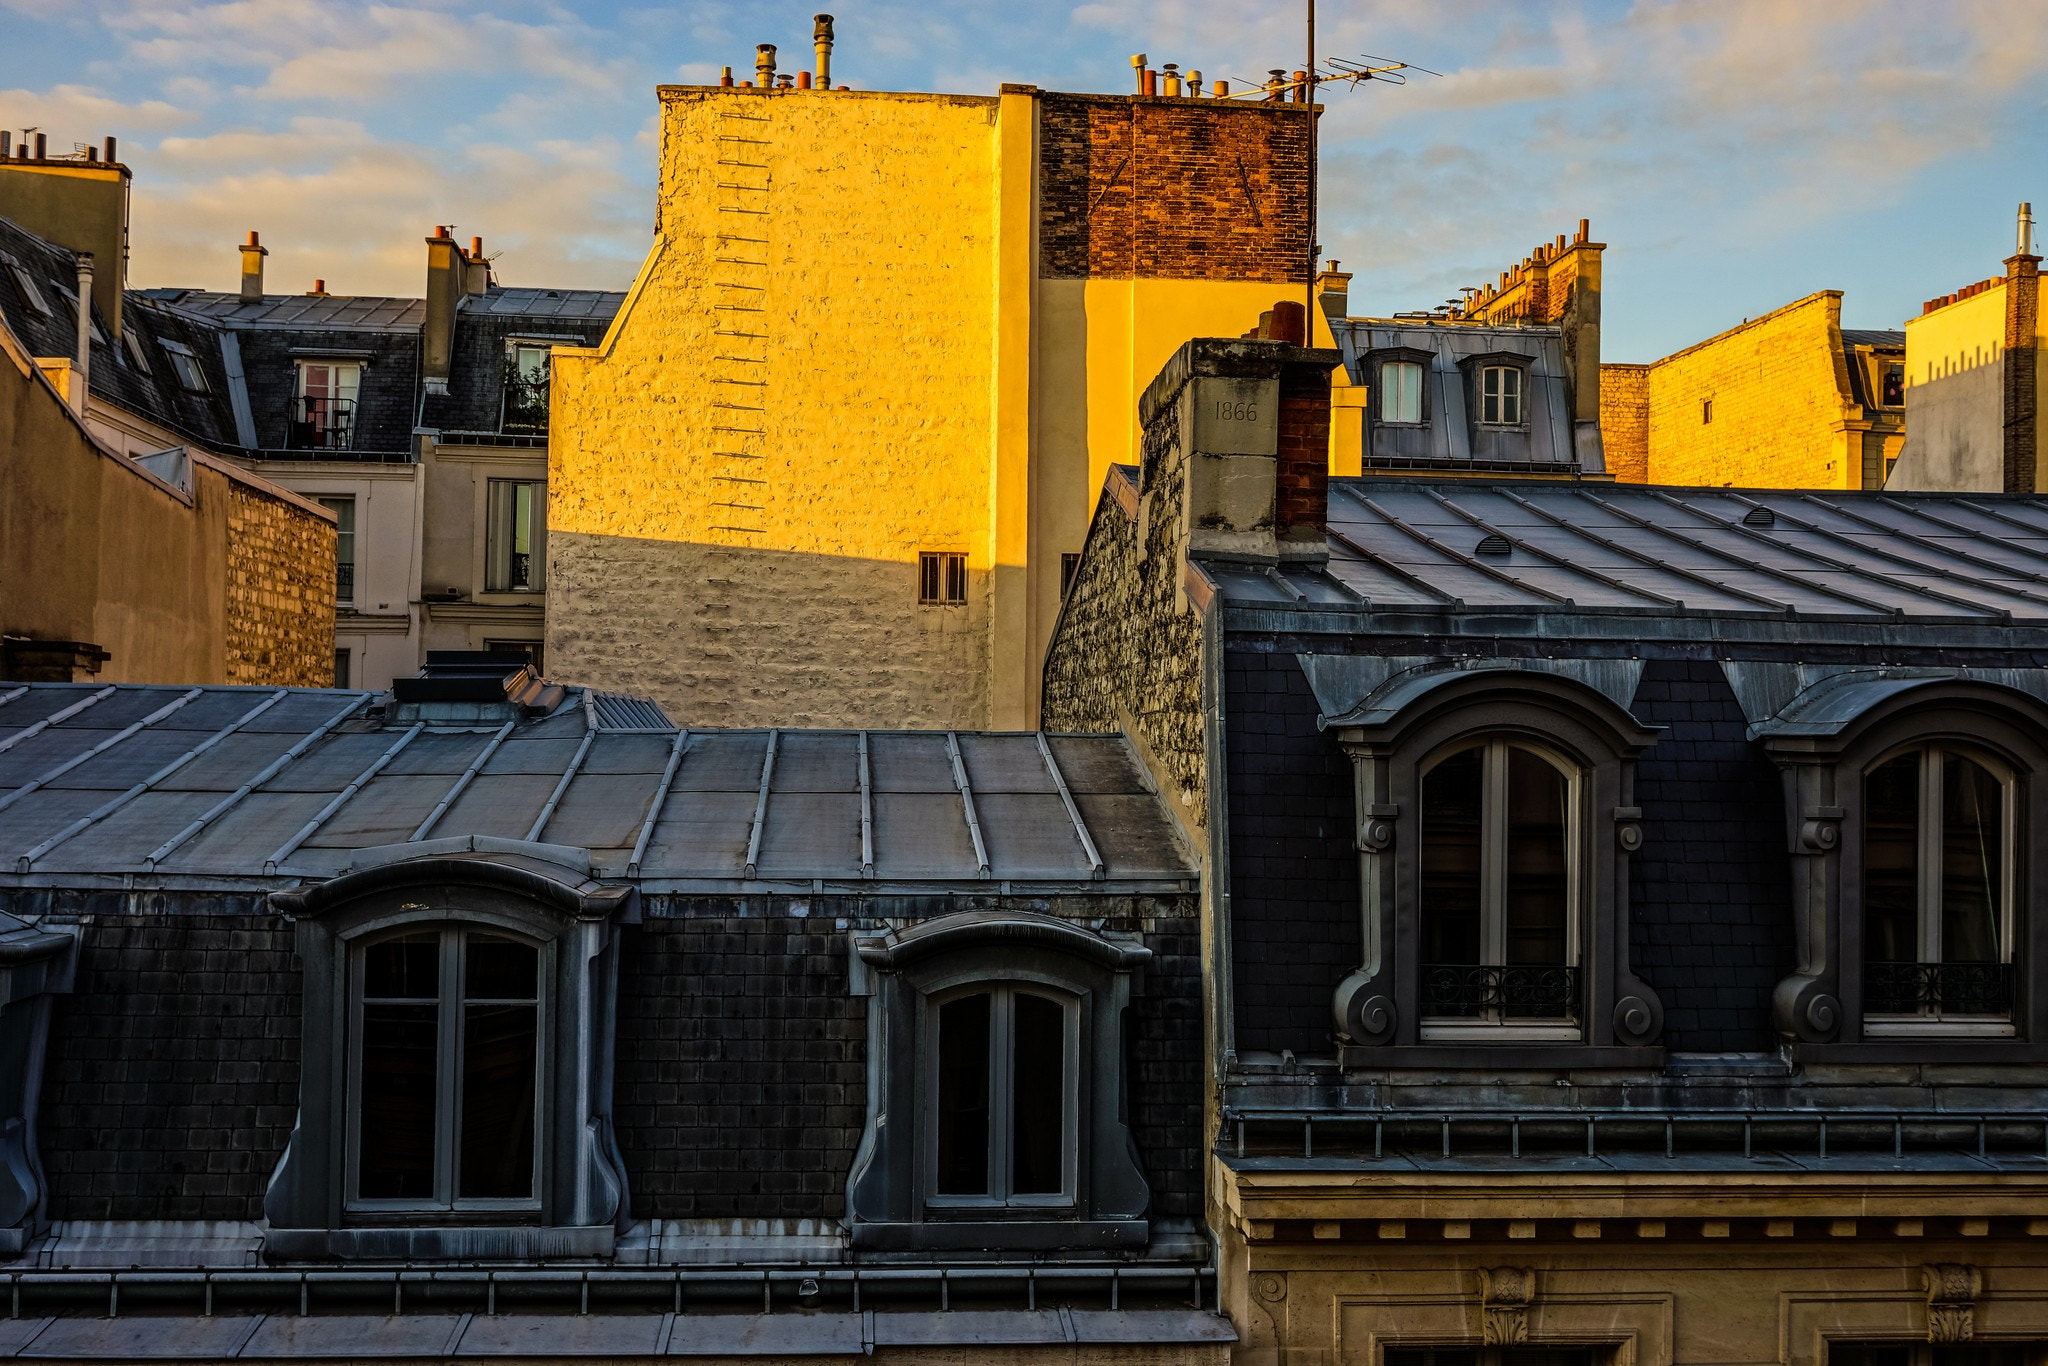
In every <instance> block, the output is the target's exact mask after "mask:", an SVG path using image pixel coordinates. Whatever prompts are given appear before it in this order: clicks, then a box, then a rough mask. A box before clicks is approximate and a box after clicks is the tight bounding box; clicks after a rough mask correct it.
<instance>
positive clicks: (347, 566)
mask: <svg viewBox="0 0 2048 1366" xmlns="http://www.w3.org/2000/svg"><path fill="white" fill-rule="evenodd" d="M334 600H335V601H336V602H354V601H355V600H356V566H355V561H353V560H341V561H338V562H336V564H335V566H334Z"/></svg>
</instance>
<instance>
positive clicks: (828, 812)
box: [0, 683, 1194, 891]
mask: <svg viewBox="0 0 2048 1366" xmlns="http://www.w3.org/2000/svg"><path fill="white" fill-rule="evenodd" d="M382 696H383V695H382V694H376V693H363V692H346V691H340V690H332V689H291V688H245V687H205V688H176V687H157V686H130V685H120V686H114V685H94V684H90V683H84V684H69V683H66V684H58V683H48V684H42V683H38V684H26V685H7V684H0V886H23V885H29V886H52V885H55V886H128V885H166V886H226V885H241V884H245V883H247V882H248V881H249V880H251V879H254V880H258V881H267V880H291V879H295V878H298V877H324V876H328V875H332V874H334V873H338V872H340V871H342V870H343V869H345V868H347V867H348V866H350V864H351V862H352V861H353V859H354V857H355V853H356V851H358V850H362V849H368V848H373V847H380V846H388V845H393V844H400V843H408V842H422V841H426V840H443V839H450V838H459V837H463V836H489V837H493V838H497V839H510V840H524V841H530V842H539V843H546V844H551V845H568V846H573V847H576V848H581V849H585V850H588V851H589V853H590V855H591V861H592V865H593V870H594V871H595V873H596V874H597V875H598V876H601V877H602V876H610V877H635V878H637V879H638V880H639V881H640V883H641V885H642V886H643V887H644V888H647V889H649V890H654V891H660V890H664V889H670V888H673V889H679V890H680V889H689V890H717V889H721V888H735V889H737V888H745V889H748V890H752V891H767V890H775V889H778V888H789V889H796V890H805V891H808V890H815V889H820V888H822V886H823V885H824V884H826V883H832V884H848V885H850V886H851V887H852V888H853V889H876V890H880V889H883V888H888V887H897V888H937V889H940V890H952V889H957V888H960V887H962V886H963V885H965V886H977V885H979V886H986V887H988V888H990V889H991V890H993V889H995V888H997V887H999V886H1001V885H1002V884H1007V883H1017V884H1028V885H1031V886H1038V887H1051V886H1075V885H1078V886H1083V887H1099V886H1103V885H1104V884H1112V885H1115V886H1117V887H1119V888H1120V889H1123V890H1133V889H1135V888H1137V887H1140V886H1147V887H1150V886H1159V887H1161V888H1162V889H1163V888H1164V887H1166V886H1169V885H1170V886H1172V887H1175V888H1178V887H1180V886H1182V885H1184V884H1185V883H1186V882H1187V881H1188V880H1189V879H1191V878H1192V877H1193V876H1194V869H1193V865H1192V864H1191V863H1190V862H1189V860H1188V859H1187V857H1186V855H1185V854H1184V853H1183V852H1182V851H1181V849H1180V847H1179V845H1178V843H1177V842H1176V839H1175V836H1174V834H1173V828H1172V825H1171V823H1170V818H1169V817H1168V815H1167V813H1166V810H1165V808H1164V807H1163V806H1162V804H1161V803H1160V801H1159V799H1158V798H1157V796H1156V795H1154V794H1153V793H1152V792H1151V790H1150V789H1149V788H1148V787H1147V785H1146V783H1145V781H1144V779H1143V777H1142V776H1141V773H1140V769H1139V766H1138V764H1137V763H1136V761H1135V759H1134V757H1133V756H1132V754H1131V751H1130V749H1129V748H1128V746H1127V744H1126V742H1125V741H1124V740H1123V739H1122V738H1121V737H1116V736H1095V735H1089V736H1073V735H1051V736H1041V735H1037V734H1029V733H1025V734H970V733H965V732H961V733H954V732H945V731H919V732H900V731H891V732H884V731H859V732H857V731H801V730H775V731H762V730H755V731H676V730H673V729H670V728H667V727H665V726H660V725H659V724H658V720H659V718H660V712H659V710H658V709H656V708H652V707H632V706H630V705H629V704H630V699H616V698H615V699H608V700H607V701H606V702H605V703H604V704H603V708H602V709H601V707H600V705H599V703H598V700H597V699H596V698H592V699H591V702H590V704H589V705H586V704H585V694H584V692H583V690H580V689H579V690H575V691H572V692H571V693H570V694H569V695H568V697H567V698H566V699H565V700H564V701H563V702H562V703H561V705H559V706H557V707H556V708H555V709H554V710H553V711H552V712H550V713H549V714H548V715H546V716H542V717H539V718H536V719H532V720H522V721H515V722H506V723H504V724H502V725H500V724H496V723H491V724H482V725H479V724H475V723H450V724H441V723H434V722H422V723H419V724H413V725H404V726H386V725H384V724H382V721H381V716H380V715H378V714H375V713H373V711H372V708H373V707H374V706H375V705H377V704H379V703H380V702H381V700H382ZM605 710H614V714H613V715H612V716H609V717H607V716H606V715H605V714H603V713H604V711H605ZM621 719H625V720H631V721H636V722H641V723H644V726H643V727H642V728H637V729H617V728H614V727H615V725H616V723H617V722H618V721H619V720H621Z"/></svg>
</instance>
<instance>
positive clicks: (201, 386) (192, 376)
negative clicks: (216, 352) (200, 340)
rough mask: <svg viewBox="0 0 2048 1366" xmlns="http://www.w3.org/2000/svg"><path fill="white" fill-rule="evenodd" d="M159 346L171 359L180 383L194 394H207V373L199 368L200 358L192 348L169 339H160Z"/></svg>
mask: <svg viewBox="0 0 2048 1366" xmlns="http://www.w3.org/2000/svg"><path fill="white" fill-rule="evenodd" d="M157 344H158V345H159V346H161V347H163V349H164V354H166V355H168V356H169V357H170V358H171V370H172V371H173V373H175V374H176V375H177V376H178V383H179V384H181V385H183V386H184V387H185V388H186V389H188V390H190V391H191V392H192V393H195V394H203V393H205V392H206V372H205V371H203V370H201V369H200V368H199V357H198V355H197V354H196V353H195V352H194V351H193V350H192V348H191V347H189V346H187V345H185V343H183V342H180V341H171V340H170V339H168V338H164V339H160V340H159V341H158V343H157Z"/></svg>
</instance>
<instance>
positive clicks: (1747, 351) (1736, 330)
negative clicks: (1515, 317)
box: [1597, 289, 1906, 489]
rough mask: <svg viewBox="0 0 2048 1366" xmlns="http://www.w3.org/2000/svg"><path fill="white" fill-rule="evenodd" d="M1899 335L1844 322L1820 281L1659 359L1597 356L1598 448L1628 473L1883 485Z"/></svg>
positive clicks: (1897, 388) (1900, 375) (1639, 479)
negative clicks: (1623, 360) (1603, 360)
mask: <svg viewBox="0 0 2048 1366" xmlns="http://www.w3.org/2000/svg"><path fill="white" fill-rule="evenodd" d="M1905 344H1906V339H1905V334H1903V333H1900V332H1886V331H1865V330H1858V329H1854V328H1844V327H1843V326H1842V294H1841V291H1840V290H1833V289H1829V290H1822V291H1820V292H1819V293H1816V294H1809V295H1808V296H1806V297H1805V298H1804V299H1799V300H1797V301H1795V302H1793V303H1789V304H1786V305H1785V306H1784V307H1783V308H1778V309H1773V310H1772V311H1771V312H1769V313H1766V314H1764V315H1763V316H1762V317H1760V318H1749V319H1745V320H1744V321H1743V322H1742V323H1741V324H1740V325H1739V326H1737V327H1732V328H1730V329H1729V330H1728V331H1726V332H1723V333H1721V334H1720V335H1718V336H1714V337H1709V338H1708V339H1707V340H1706V341H1703V342H1700V343H1698V344H1697V345H1694V346H1689V347H1687V348H1686V349H1685V350H1683V351H1679V352H1676V353H1674V354H1673V355H1669V356H1666V357H1665V358H1664V359H1662V360H1660V361H1655V362H1652V363H1650V364H1648V365H1620V364H1614V365H1603V366H1602V367H1601V384H1602V386H1603V388H1602V394H1601V399H1600V403H1599V406H1598V409H1597V411H1598V415H1599V420H1600V425H1601V430H1602V434H1603V436H1604V438H1605V445H1606V449H1607V452H1608V459H1609V461H1610V462H1611V465H1612V467H1613V469H1614V471H1615V473H1616V477H1618V478H1621V479H1625V480H1627V481H1628V482H1631V483H1650V484H1684V485H1699V486H1723V487H1727V486H1732V487H1736V488H1777V489H1794V488H1811V489H1859V488H1860V489H1875V488H1883V487H1885V479H1886V476H1887V474H1888V473H1889V472H1890V470H1891V468H1892V466H1893V464H1894V463H1895V462H1897V461H1898V459H1899V458H1900V451H1901V447H1902V443H1903V442H1904V440H1905V431H1906V412H1905V410H1906V385H1905V373H1906V353H1905Z"/></svg>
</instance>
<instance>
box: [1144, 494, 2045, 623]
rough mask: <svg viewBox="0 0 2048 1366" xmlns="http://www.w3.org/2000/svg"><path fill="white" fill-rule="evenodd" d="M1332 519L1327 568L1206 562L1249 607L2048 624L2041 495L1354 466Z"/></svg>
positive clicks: (1333, 499) (1235, 601)
mask: <svg viewBox="0 0 2048 1366" xmlns="http://www.w3.org/2000/svg"><path fill="white" fill-rule="evenodd" d="M1125 477H1129V476H1128V475H1127V476H1125ZM1329 526H1330V561H1329V566H1328V568H1327V570H1326V571H1310V570H1290V571H1288V572H1286V573H1274V572H1264V573H1262V572H1255V571H1251V570H1247V569H1243V568H1236V567H1232V566H1228V565H1223V564H1205V565H1204V568H1205V570H1206V571H1207V572H1208V574H1209V576H1210V578H1211V579H1213V580H1214V581H1215V582H1216V584H1217V587H1218V588H1219V590H1220V591H1221V592H1222V593H1223V594H1224V596H1225V597H1226V599H1227V600H1228V601H1229V602H1230V603H1231V604H1232V605H1237V606H1258V607H1294V608H1308V609H1317V608H1351V609H1366V610H1371V611H1390V610H1392V611H1405V612H1416V611H1421V612H1434V613H1458V614H1471V613H1512V614H1515V615H1517V616H1524V615H1527V616H1535V617H1541V616H1546V615H1554V614H1573V615H1580V616H1585V615H1598V614H1609V615H1623V616H1630V617H1639V618H1648V617H1656V618H1659V619H1665V618H1688V617H1691V618H1724V619H1733V618H1764V619H1780V620H1795V619H1796V620H1801V621H1816V620H1825V621H1839V622H1846V623H1863V624H1869V625H1896V624H1898V623H1913V624H1924V625H1939V626H1993V627H1997V626H2015V625H2020V626H2029V627H2040V626H2048V502H2044V501H2043V500H2041V499H2039V498H2034V497H2029V496H2026V495H2000V494H1933V493H1914V494H1897V493H1892V494H1887V493H1881V492H1874V491H1873V492H1860V491H1857V492H1847V491H1844V492H1800V491H1793V490H1764V489H1732V488H1665V487H1658V486H1648V485H1637V484H1606V483H1581V482H1563V481H1547V480H1546V481H1538V480H1530V481H1525V482H1479V481H1467V480H1450V479H1445V480H1410V479H1393V478H1351V479H1332V480H1331V481H1330V519H1329Z"/></svg>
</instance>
